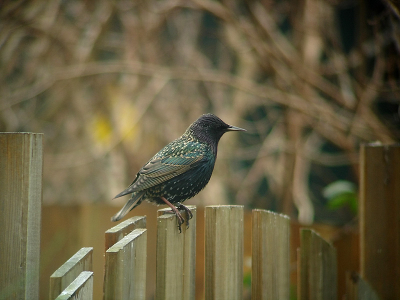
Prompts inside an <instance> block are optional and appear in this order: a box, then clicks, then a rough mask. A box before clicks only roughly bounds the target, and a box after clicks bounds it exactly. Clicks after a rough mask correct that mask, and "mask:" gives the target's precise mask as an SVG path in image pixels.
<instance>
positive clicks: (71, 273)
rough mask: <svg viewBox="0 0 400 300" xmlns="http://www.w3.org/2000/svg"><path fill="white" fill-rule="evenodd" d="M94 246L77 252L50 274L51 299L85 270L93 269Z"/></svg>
mask: <svg viewBox="0 0 400 300" xmlns="http://www.w3.org/2000/svg"><path fill="white" fill-rule="evenodd" d="M92 257H93V248H92V247H84V248H82V249H80V250H79V251H78V252H76V253H75V254H74V255H73V256H72V257H71V258H70V259H68V260H67V261H66V262H65V263H64V264H63V265H62V266H61V267H59V268H58V269H57V270H56V271H55V272H54V273H53V274H52V275H51V276H50V297H49V299H50V300H53V299H55V298H57V297H58V296H59V295H60V293H61V292H62V291H63V290H64V289H66V287H67V286H69V285H70V284H71V283H72V282H73V281H74V280H75V278H77V276H78V275H79V274H81V273H82V272H83V271H93V262H92V261H93V259H92Z"/></svg>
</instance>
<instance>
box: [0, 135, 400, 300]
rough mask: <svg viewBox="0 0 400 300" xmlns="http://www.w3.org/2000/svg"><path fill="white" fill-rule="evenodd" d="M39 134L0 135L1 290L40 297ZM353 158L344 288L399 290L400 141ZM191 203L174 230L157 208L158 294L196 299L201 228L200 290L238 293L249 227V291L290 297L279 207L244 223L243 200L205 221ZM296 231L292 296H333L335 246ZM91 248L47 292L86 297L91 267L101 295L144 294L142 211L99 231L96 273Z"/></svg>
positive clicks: (368, 292) (1, 294) (358, 293)
mask: <svg viewBox="0 0 400 300" xmlns="http://www.w3.org/2000/svg"><path fill="white" fill-rule="evenodd" d="M41 138H42V136H41V135H35V134H26V133H21V134H0V151H1V152H0V158H1V159H0V189H1V191H2V193H1V194H2V197H3V199H1V201H0V205H1V207H0V214H1V215H0V222H1V223H0V225H1V226H0V228H1V230H2V235H1V236H0V254H1V255H0V265H1V266H2V268H0V299H34V300H35V299H38V282H39V280H38V265H39V247H38V244H39V243H38V240H40V237H39V233H40V199H41V166H42V151H41V149H42V146H41V143H42V142H41ZM360 165H361V168H360V170H361V182H360V190H361V193H360V252H361V256H360V270H359V273H356V272H349V273H348V274H347V277H346V284H347V290H346V297H347V299H349V300H355V299H400V285H399V284H398V282H400V203H399V201H398V199H400V146H379V145H367V146H363V147H362V150H361V163H360ZM24 201H25V202H24ZM190 208H191V210H192V212H193V219H192V220H191V222H190V227H189V228H186V227H185V226H184V227H182V233H179V231H178V230H177V222H176V217H175V216H174V215H171V214H164V211H165V210H159V212H158V214H159V216H158V218H157V246H156V247H157V253H156V257H155V258H154V259H156V264H157V271H156V272H157V275H156V296H155V297H156V299H194V298H195V292H194V291H195V268H196V265H195V259H196V233H197V231H202V230H204V232H205V264H204V268H205V298H206V299H243V265H244V262H243V248H244V244H243V241H244V236H245V235H246V236H247V235H249V234H251V235H252V242H251V243H252V271H251V292H252V299H284V300H285V299H289V298H290V293H289V291H290V279H289V274H290V268H291V266H290V263H289V253H290V251H289V250H290V220H289V218H288V217H287V216H284V215H280V214H276V213H273V212H270V211H266V210H259V209H255V210H253V211H252V229H251V231H250V230H248V231H246V232H245V230H244V224H243V223H244V217H243V216H244V210H243V207H242V206H235V205H231V206H207V207H206V209H205V226H204V228H196V218H197V210H196V207H194V206H191V207H190ZM38 222H39V223H38ZM300 239H301V242H300V248H299V249H298V251H297V253H298V259H297V262H298V263H297V268H298V272H297V274H298V279H297V299H302V300H306V299H307V300H313V299H323V300H329V299H335V300H336V299H339V297H341V296H342V295H338V292H337V282H338V274H337V259H338V258H337V252H336V250H335V248H334V247H333V246H332V244H330V243H329V242H328V241H326V240H324V239H323V238H321V236H320V235H319V234H318V233H317V232H315V231H313V230H310V229H301V234H300ZM95 251H103V249H101V250H100V249H97V250H95ZM92 253H93V248H91V247H85V248H82V249H81V250H79V251H78V252H77V253H76V254H75V255H73V256H72V257H71V258H70V259H69V260H68V261H67V262H65V264H63V265H62V266H61V267H59V268H58V269H57V270H56V271H55V272H54V273H53V275H52V276H51V277H50V291H49V298H50V299H58V300H59V299H92V298H93V276H100V277H104V283H103V287H104V288H103V299H145V297H146V292H145V291H146V280H145V278H146V256H147V229H146V217H133V218H131V219H128V220H126V221H124V222H121V223H120V224H118V225H116V226H115V227H113V228H111V229H109V230H107V231H106V232H105V249H104V253H105V257H104V273H103V274H94V272H93V268H92V266H93V264H92ZM349 271H351V270H349ZM357 271H358V270H357Z"/></svg>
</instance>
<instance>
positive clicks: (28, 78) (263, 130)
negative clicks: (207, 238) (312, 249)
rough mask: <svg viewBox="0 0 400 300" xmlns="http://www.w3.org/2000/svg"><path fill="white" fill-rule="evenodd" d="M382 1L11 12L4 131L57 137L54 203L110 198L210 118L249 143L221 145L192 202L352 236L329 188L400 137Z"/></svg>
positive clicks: (398, 45) (50, 150)
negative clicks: (367, 149)
mask: <svg viewBox="0 0 400 300" xmlns="http://www.w3.org/2000/svg"><path fill="white" fill-rule="evenodd" d="M385 3H386V5H385ZM385 3H383V2H379V1H365V2H363V1H358V2H354V1H329V0H324V1H319V0H307V1H295V0H293V1H289V0H284V1H255V0H252V1H243V2H240V1H237V2H235V1H221V2H219V1H209V0H201V1H200V0H188V1H153V0H150V1H128V0H121V1H118V0H117V1H109V0H100V1H78V0H69V1H59V0H50V1H23V0H22V1H2V2H1V4H0V67H1V72H0V130H1V131H32V132H43V133H44V134H45V164H44V183H45V187H44V199H43V200H44V203H54V202H57V203H72V202H85V201H89V202H93V201H110V199H112V197H113V196H115V194H117V193H118V192H120V191H121V190H122V189H124V188H125V187H126V186H127V185H128V184H129V183H130V182H131V181H132V179H133V178H134V176H135V174H136V172H137V171H138V170H139V168H140V167H141V166H142V165H143V164H144V163H145V162H146V161H147V160H148V159H149V158H150V157H151V156H152V155H153V154H154V153H155V152H157V151H158V150H159V149H160V148H161V147H163V146H164V145H165V144H166V143H168V142H169V141H171V140H173V139H175V138H177V137H178V136H179V135H180V134H182V133H183V132H184V130H185V129H186V128H187V126H188V125H189V124H190V123H191V122H193V121H194V120H195V119H197V118H198V117H199V115H201V114H202V113H206V112H213V113H215V114H216V115H218V116H219V117H221V118H222V119H223V120H225V121H226V122H228V123H230V124H233V125H237V126H240V127H244V128H246V129H248V134H231V135H226V136H224V137H223V139H222V140H221V144H220V147H219V154H218V155H219V158H218V160H217V165H216V168H215V172H214V176H213V178H212V180H211V182H210V184H209V185H208V186H207V188H206V189H205V190H204V191H203V192H202V193H200V194H199V196H197V197H195V199H193V200H191V203H192V204H218V203H238V204H246V205H248V206H249V207H258V208H267V209H272V210H275V211H279V212H283V213H286V214H288V215H290V216H292V217H298V218H299V220H300V221H301V222H303V223H310V222H312V221H313V220H316V221H329V222H335V223H343V222H346V220H349V219H350V218H352V216H351V214H346V213H345V212H343V211H342V210H335V211H333V210H331V209H329V205H327V202H326V199H325V198H324V197H323V195H322V193H323V189H324V187H325V186H326V185H327V184H328V183H330V182H333V181H336V180H338V179H344V180H349V181H352V182H357V180H358V169H357V161H358V147H359V144H360V143H362V142H365V141H371V140H373V141H375V140H379V141H381V142H382V143H392V142H394V141H396V140H399V137H400V133H399V132H400V128H399V124H400V121H399V113H398V110H399V99H400V91H399V88H398V87H399V70H400V61H399V49H400V42H399V41H400V30H399V28H400V22H399V15H398V13H397V12H398V11H399V10H398V9H396V6H394V5H395V4H393V3H392V2H385ZM121 201H124V199H122V200H121ZM115 202H117V201H115ZM334 202H335V201H334ZM330 203H331V204H330V205H332V202H330ZM116 204H118V205H119V203H116Z"/></svg>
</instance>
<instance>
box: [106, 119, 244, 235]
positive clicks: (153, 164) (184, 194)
mask: <svg viewBox="0 0 400 300" xmlns="http://www.w3.org/2000/svg"><path fill="white" fill-rule="evenodd" d="M227 131H245V129H242V128H239V127H235V126H231V125H228V124H226V123H225V122H224V121H222V120H221V119H220V118H218V117H217V116H215V115H213V114H205V115H202V116H201V117H200V118H198V119H197V120H196V121H195V122H194V123H193V124H191V125H190V126H189V128H188V129H186V131H185V133H184V134H183V135H182V136H181V137H180V138H178V139H176V140H174V141H173V142H171V143H169V144H168V145H166V146H165V147H164V148H163V149H161V151H159V152H158V153H157V154H156V155H154V157H153V158H152V159H150V160H149V161H148V162H147V163H146V164H145V165H144V166H143V167H142V169H140V171H139V173H137V174H136V178H135V180H134V181H133V182H132V184H131V185H130V186H129V187H128V188H127V189H126V190H124V191H123V192H121V193H119V194H118V195H117V196H115V197H114V199H115V198H118V197H121V196H124V195H127V194H132V196H131V198H130V199H129V200H128V202H127V203H126V204H125V206H124V207H123V208H122V209H121V210H120V211H119V212H118V213H117V214H116V215H114V216H113V217H112V218H111V221H114V222H115V221H118V220H120V219H122V218H123V217H124V216H125V215H126V214H127V213H128V212H129V211H131V210H132V209H134V208H135V207H136V206H138V205H139V204H140V203H142V201H143V200H147V201H149V202H152V203H155V204H157V205H160V204H167V205H168V206H169V207H170V208H171V209H172V212H171V213H175V215H176V216H177V218H178V227H179V231H181V225H182V224H183V223H184V219H183V217H182V215H181V214H180V212H179V210H184V211H185V212H186V214H187V221H186V224H187V226H189V219H190V218H191V217H192V213H191V212H190V210H189V209H188V208H187V207H186V206H184V205H183V204H182V202H184V201H186V200H188V199H190V198H192V197H193V196H195V195H196V194H198V193H199V192H200V191H201V190H202V189H203V188H204V187H205V186H206V185H207V183H208V181H209V180H210V178H211V174H212V172H213V169H214V164H215V159H216V158H217V148H218V142H219V139H220V138H221V136H222V135H223V134H224V133H225V132H227Z"/></svg>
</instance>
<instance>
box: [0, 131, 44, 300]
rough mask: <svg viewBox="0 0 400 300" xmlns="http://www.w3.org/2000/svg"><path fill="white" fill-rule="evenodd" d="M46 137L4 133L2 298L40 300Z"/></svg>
mask: <svg viewBox="0 0 400 300" xmlns="http://www.w3.org/2000/svg"><path fill="white" fill-rule="evenodd" d="M42 137H43V134H39V133H0V191H1V193H0V230H1V233H0V266H1V267H0V295H1V296H0V298H1V297H4V299H38V298H39V258H40V220H41V204H42V167H43V142H42Z"/></svg>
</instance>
